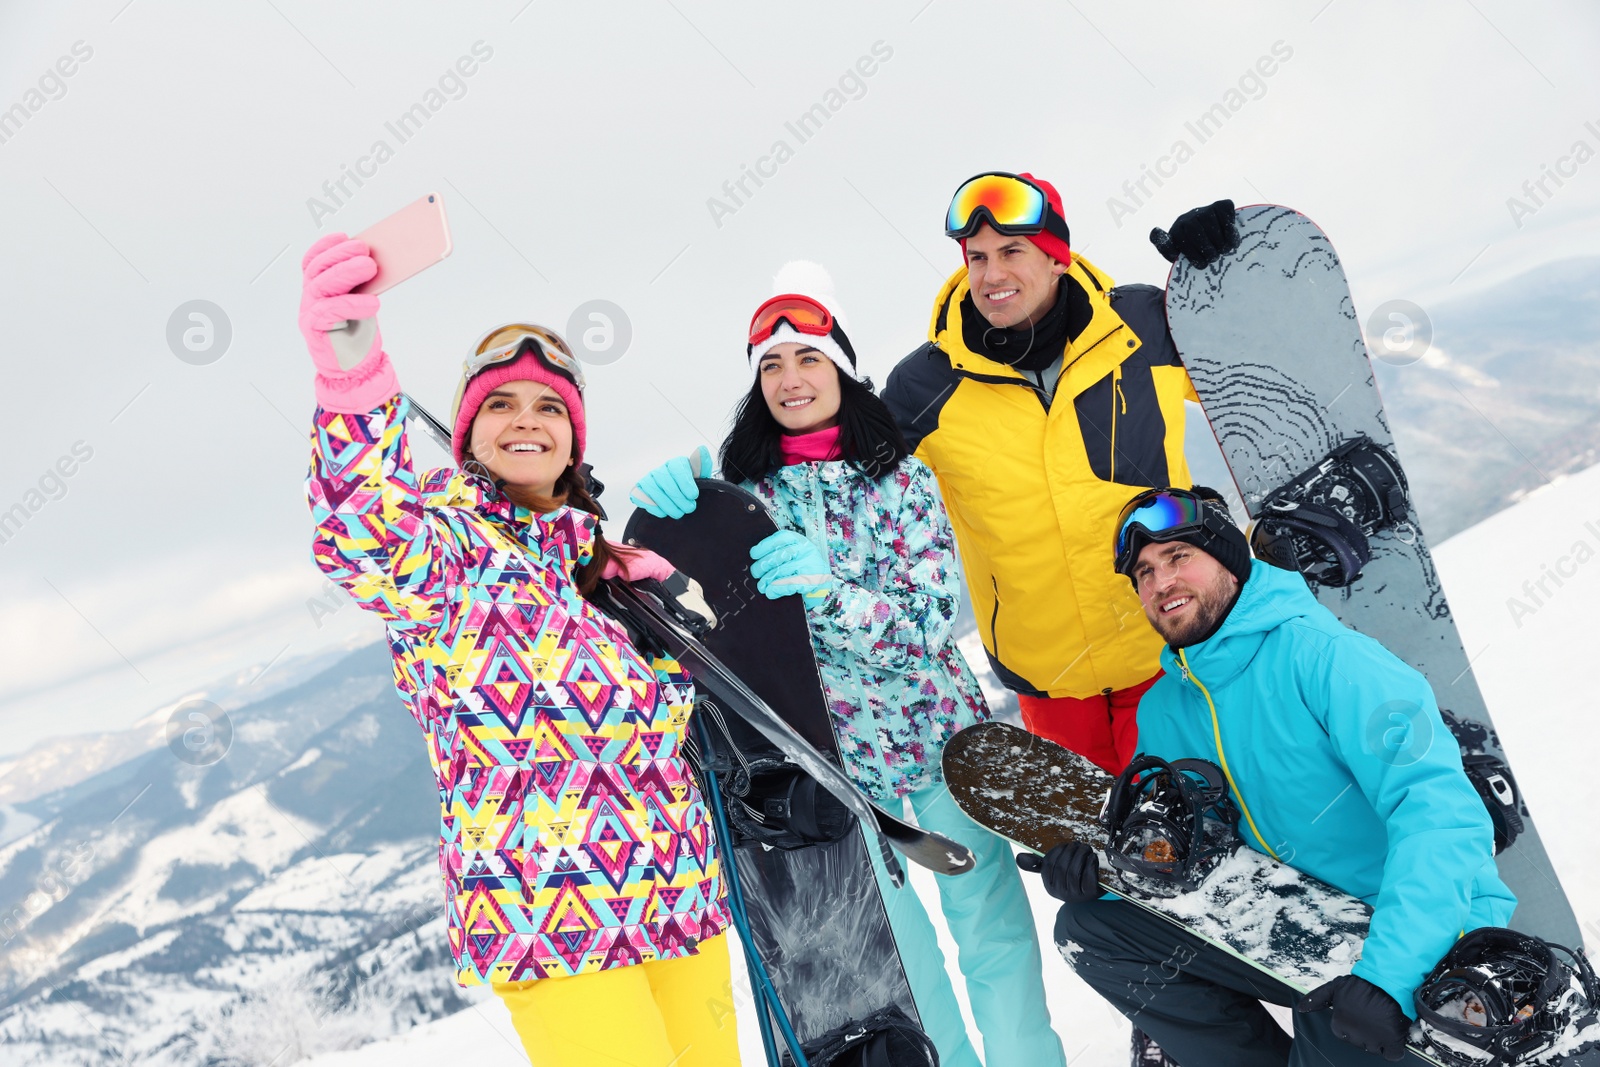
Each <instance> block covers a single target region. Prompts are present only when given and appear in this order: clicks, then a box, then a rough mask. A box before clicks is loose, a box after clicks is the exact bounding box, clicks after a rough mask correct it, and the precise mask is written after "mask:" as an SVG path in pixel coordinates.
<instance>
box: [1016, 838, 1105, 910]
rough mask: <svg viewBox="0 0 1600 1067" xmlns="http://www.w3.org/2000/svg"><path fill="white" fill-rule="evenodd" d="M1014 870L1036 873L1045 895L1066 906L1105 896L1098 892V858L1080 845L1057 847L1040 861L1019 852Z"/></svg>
mask: <svg viewBox="0 0 1600 1067" xmlns="http://www.w3.org/2000/svg"><path fill="white" fill-rule="evenodd" d="M1017 866H1018V867H1021V868H1022V869H1023V870H1025V871H1037V872H1038V874H1039V876H1040V877H1041V878H1042V879H1043V880H1044V891H1045V892H1046V893H1049V894H1050V895H1051V896H1053V897H1055V898H1056V899H1057V900H1064V901H1066V902H1067V903H1068V904H1082V903H1083V902H1084V901H1086V900H1098V899H1099V898H1100V897H1101V896H1102V895H1103V894H1104V893H1105V890H1103V889H1101V888H1100V860H1099V857H1097V856H1096V855H1095V852H1094V849H1092V848H1090V847H1089V846H1088V845H1086V844H1084V843H1083V842H1082V841H1068V842H1067V843H1066V844H1064V845H1057V846H1056V847H1055V848H1052V849H1051V850H1050V851H1049V852H1046V853H1045V854H1044V856H1043V857H1042V858H1041V857H1039V856H1036V855H1034V854H1033V853H1032V852H1019V853H1018V854H1017Z"/></svg>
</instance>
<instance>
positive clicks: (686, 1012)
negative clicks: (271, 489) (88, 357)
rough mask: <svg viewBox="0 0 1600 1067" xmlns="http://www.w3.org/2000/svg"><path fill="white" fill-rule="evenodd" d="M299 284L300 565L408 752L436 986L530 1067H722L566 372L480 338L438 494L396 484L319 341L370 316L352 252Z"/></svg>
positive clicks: (670, 696) (665, 793)
mask: <svg viewBox="0 0 1600 1067" xmlns="http://www.w3.org/2000/svg"><path fill="white" fill-rule="evenodd" d="M301 266H302V271H303V273H304V292H303V295H302V300H301V307H300V327H301V332H302V333H303V335H304V336H305V339H306V343H307V346H308V347H309V348H310V351H311V357H312V360H313V362H314V363H315V364H316V369H317V377H316V391H317V400H318V409H317V413H316V424H315V427H314V431H313V440H312V462H311V474H310V480H309V495H310V499H311V510H312V514H313V517H314V519H315V523H316V534H315V540H314V543H313V554H314V556H315V558H316V561H317V564H318V566H319V567H321V569H322V571H323V572H324V573H325V574H326V575H327V576H328V577H329V578H331V579H333V580H334V581H336V582H338V583H339V584H340V585H342V586H343V587H344V588H345V589H346V590H347V591H348V592H349V593H350V595H351V596H352V597H354V598H355V600H356V602H357V603H359V604H360V605H361V606H362V607H363V608H365V609H367V610H368V611H371V612H373V613H374V614H376V615H378V616H379V617H380V618H382V619H383V620H384V623H385V626H386V628H387V631H388V633H387V636H388V641H389V647H390V649H391V651H392V652H393V654H394V677H395V688H396V689H397V690H398V692H399V694H400V697H401V699H402V700H403V701H404V702H405V703H406V706H407V708H408V709H409V710H410V712H411V714H412V716H413V717H414V718H415V719H416V720H417V724H418V725H419V726H421V728H422V731H423V734H424V736H425V738H426V741H427V745H428V756H429V760H430V762H431V763H432V765H433V770H434V774H435V776H436V778H437V781H438V788H439V798H440V802H441V807H442V811H441V824H440V831H441V841H440V848H439V861H440V866H441V868H442V872H443V875H444V882H445V889H446V899H445V904H446V914H447V919H448V922H447V925H448V929H449V937H450V948H451V952H452V953H453V955H454V957H455V963H456V971H457V980H458V981H459V982H460V983H461V984H463V985H477V984H484V983H487V984H489V985H490V986H492V987H493V989H494V991H495V993H496V994H498V995H499V997H500V998H501V999H502V1000H503V1001H504V1002H505V1003H506V1006H507V1007H508V1008H509V1009H510V1012H511V1018H512V1021H513V1023H514V1024H515V1025H516V1028H517V1032H518V1034H519V1035H520V1036H521V1038H522V1043H523V1047H524V1048H525V1049H526V1050H527V1053H528V1057H529V1059H530V1060H531V1061H532V1062H533V1063H534V1064H535V1065H537V1067H577V1065H579V1064H585V1065H587V1064H593V1063H595V1062H599V1061H604V1062H613V1063H623V1064H639V1065H652V1067H654V1065H660V1067H666V1065H667V1064H669V1063H670V1064H675V1065H678V1067H689V1065H704V1067H711V1065H717V1067H723V1065H726V1064H730V1063H736V1062H738V1051H737V1041H736V1036H735V1030H734V1024H733V1019H732V1012H731V986H730V979H729V967H728V949H727V942H726V939H725V938H724V937H723V936H722V934H723V931H724V930H725V929H726V927H727V923H728V920H727V915H726V912H725V910H724V903H723V899H722V885H721V877H720V869H719V862H718V852H717V849H718V846H717V843H716V841H715V840H714V839H713V836H712V831H711V824H710V821H709V819H708V817H707V811H706V808H705V804H704V801H703V800H702V798H701V795H700V792H699V789H698V788H697V787H696V785H695V783H694V780H693V779H692V778H691V776H690V773H689V768H688V765H687V763H686V762H685V761H684V759H683V758H682V756H681V755H680V746H681V744H682V742H683V736H684V728H685V724H686V723H687V721H688V717H689V709H690V707H691V706H692V704H693V699H694V691H693V687H692V686H691V685H690V683H689V681H688V679H687V677H686V676H685V675H684V674H683V673H682V672H681V671H679V669H678V667H677V664H676V663H673V662H672V661H670V660H658V661H656V662H653V663H652V662H651V661H649V660H647V659H645V658H643V657H642V656H641V654H640V653H639V652H638V651H637V650H636V649H635V648H634V647H633V646H632V645H631V644H630V642H629V640H628V637H627V634H626V633H625V632H624V631H623V630H622V629H621V628H620V627H618V626H617V625H616V624H615V623H613V622H612V621H611V620H610V619H608V618H606V617H605V616H604V615H602V614H601V613H600V612H598V611H597V610H595V609H594V608H593V607H591V606H590V605H589V603H588V602H587V601H586V600H585V599H584V594H585V593H587V592H588V591H590V590H591V589H592V588H593V587H594V583H595V582H597V581H598V580H599V579H600V578H602V577H613V576H616V575H619V574H622V575H625V576H628V577H635V578H637V577H643V576H645V575H647V574H656V573H657V572H658V571H659V569H660V567H661V565H662V561H661V560H659V558H657V557H653V556H650V555H649V554H648V553H629V554H627V557H626V558H624V556H623V554H622V553H620V552H619V551H618V550H617V549H616V548H615V547H614V546H611V545H609V544H608V543H607V542H606V540H605V538H604V537H603V536H601V534H600V532H599V529H598V526H597V521H596V516H595V514H594V513H595V511H596V510H597V509H596V506H595V504H594V502H593V500H592V499H591V498H590V496H589V494H588V491H587V489H586V487H585V485H584V480H583V478H582V476H581V475H580V474H579V463H580V461H581V459H582V456H583V453H584V448H585V444H586V435H587V424H586V422H585V419H584V405H583V386H584V381H583V375H582V371H581V369H580V368H579V366H578V363H577V361H576V360H575V359H574V358H573V356H572V353H571V351H570V350H569V349H568V348H567V346H566V343H565V342H564V341H562V340H561V338H560V337H558V336H557V335H555V334H554V333H553V332H551V331H549V330H545V329H543V328H540V327H537V326H526V325H520V324H514V325H510V326H505V327H500V328H498V329H496V330H492V331H490V332H489V333H488V334H486V335H484V337H483V338H482V339H481V340H480V341H479V342H478V343H477V344H476V345H475V346H473V347H472V349H471V350H470V354H469V356H468V358H467V364H466V369H465V371H464V372H463V374H462V378H461V385H460V387H459V389H458V390H457V393H456V402H455V405H454V408H453V410H452V411H451V414H450V423H449V425H450V426H451V427H452V429H453V431H454V436H453V439H452V448H453V452H454V459H455V461H456V463H457V464H458V465H459V466H460V469H455V468H446V469H441V470H434V471H429V472H427V473H425V474H423V475H421V476H419V475H418V474H417V473H416V471H415V469H414V468H413V466H412V460H411V452H410V448H409V446H408V442H407V434H406V425H405V416H406V411H407V405H408V403H409V401H407V400H406V398H405V397H403V396H402V395H401V394H400V386H399V382H398V380H397V378H396V376H395V372H394V368H393V366H392V365H391V364H390V362H389V358H388V356H387V355H386V354H385V353H384V351H383V348H382V339H381V337H380V335H379V334H378V331H377V329H376V324H375V322H364V323H363V325H362V328H358V329H355V330H348V331H347V330H343V329H342V327H343V325H344V323H345V321H346V320H371V319H373V317H374V316H375V315H376V314H377V311H378V300H377V297H375V296H371V295H365V294H356V293H352V292H351V290H352V289H353V288H354V287H355V286H357V285H359V284H360V283H362V282H364V281H366V280H367V279H369V278H371V277H372V276H373V275H374V273H375V272H376V269H377V268H376V264H375V263H374V261H373V259H372V257H371V256H370V255H369V254H368V249H367V246H366V245H364V244H362V243H361V242H359V241H352V240H348V239H346V238H345V237H344V235H343V234H330V235H328V236H326V237H324V238H322V239H321V240H319V241H318V242H317V243H316V244H315V245H313V246H312V247H311V250H310V251H309V252H307V253H306V256H305V259H304V260H303V262H302V264H301ZM330 331H331V332H330ZM352 337H356V338H361V339H362V340H361V341H360V343H358V344H356V345H355V346H354V347H355V348H359V349H361V350H359V351H355V350H352V343H351V338H352ZM369 337H370V343H368V342H367V341H366V338H369ZM358 906H359V905H358ZM708 1003H727V1004H730V1010H729V1011H726V1012H721V1013H717V1012H710V1011H708V1010H707V1007H706V1005H707V1004H708Z"/></svg>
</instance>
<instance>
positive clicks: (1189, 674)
mask: <svg viewBox="0 0 1600 1067" xmlns="http://www.w3.org/2000/svg"><path fill="white" fill-rule="evenodd" d="M1178 667H1179V668H1180V669H1181V670H1182V671H1183V680H1184V681H1186V682H1193V683H1194V685H1195V688H1196V689H1198V690H1200V695H1201V696H1203V697H1205V698H1206V707H1208V708H1210V709H1211V734H1212V737H1214V738H1215V739H1216V742H1217V762H1218V763H1220V764H1222V776H1223V777H1224V778H1226V779H1227V780H1228V787H1229V788H1230V789H1232V790H1233V795H1234V798H1235V799H1236V800H1238V801H1239V810H1240V811H1241V812H1243V813H1244V821H1245V822H1247V823H1249V824H1250V832H1251V833H1252V834H1254V835H1255V839H1256V841H1257V842H1258V843H1259V844H1260V845H1261V847H1262V848H1263V849H1265V850H1266V853H1267V855H1269V856H1271V857H1272V858H1273V859H1275V860H1279V862H1282V860H1281V859H1279V856H1278V854H1277V852H1275V851H1273V848H1272V846H1271V845H1269V844H1267V840H1266V838H1264V837H1262V836H1261V831H1260V830H1257V829H1256V820H1255V818H1254V817H1253V816H1252V815H1251V814H1250V805H1248V804H1246V803H1245V802H1244V794H1243V793H1241V792H1240V791H1239V783H1238V782H1235V781H1234V780H1233V772H1232V771H1230V770H1228V757H1227V755H1226V754H1225V753H1224V752H1223V751H1222V725H1221V724H1220V723H1219V722H1218V721H1217V705H1216V704H1215V703H1213V702H1212V700H1211V692H1210V690H1208V689H1206V687H1205V685H1204V684H1203V683H1202V682H1201V681H1200V679H1199V678H1197V677H1195V674H1194V672H1193V671H1191V670H1190V669H1189V657H1188V656H1186V655H1184V650H1183V649H1181V648H1180V649H1178Z"/></svg>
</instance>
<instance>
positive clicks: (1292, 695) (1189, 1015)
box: [1042, 489, 1516, 1067]
mask: <svg viewBox="0 0 1600 1067" xmlns="http://www.w3.org/2000/svg"><path fill="white" fill-rule="evenodd" d="M1114 547H1115V552H1116V569H1117V571H1118V572H1119V573H1121V574H1124V575H1126V576H1127V577H1128V578H1129V579H1130V580H1131V581H1132V582H1133V585H1134V589H1135V591H1136V592H1137V593H1138V596H1139V600H1140V602H1141V603H1142V604H1143V607H1144V611H1145V615H1146V616H1147V617H1148V618H1149V620H1150V625H1151V626H1153V627H1155V629H1156V631H1157V632H1158V633H1159V634H1160V635H1161V637H1162V638H1163V639H1164V640H1165V642H1166V648H1165V649H1164V650H1163V651H1162V653H1161V666H1162V667H1163V669H1164V670H1165V672H1166V673H1165V674H1164V675H1163V676H1162V677H1161V679H1160V680H1159V681H1157V682H1156V683H1155V685H1154V686H1153V687H1152V688H1151V689H1150V691H1149V692H1148V693H1146V694H1145V696H1144V698H1143V699H1142V700H1141V701H1140V704H1139V718H1138V728H1139V751H1140V752H1141V753H1150V754H1151V755H1156V756H1160V757H1162V758H1163V759H1167V760H1174V759H1180V758H1186V757H1191V758H1200V759H1206V760H1210V761H1212V762H1213V763H1215V764H1217V765H1218V766H1220V767H1221V768H1222V769H1223V771H1224V773H1225V775H1226V777H1227V780H1228V786H1229V792H1230V794H1231V795H1232V798H1233V802H1234V804H1235V805H1236V806H1237V807H1238V809H1239V812H1240V816H1241V817H1240V833H1241V835H1242V836H1243V838H1244V839H1245V843H1246V844H1247V845H1248V846H1249V847H1251V848H1254V849H1258V850H1259V851H1261V852H1265V853H1266V854H1268V855H1270V856H1273V857H1275V858H1277V859H1279V860H1281V861H1282V862H1284V863H1288V864H1291V865H1293V866H1294V867H1297V868H1299V869H1300V870H1302V871H1305V872H1306V873H1308V874H1311V875H1313V876H1315V877H1317V878H1319V879H1321V880H1322V881H1324V882H1327V883H1329V884H1330V885H1333V886H1337V887H1338V888H1340V889H1342V890H1344V891H1345V892H1347V893H1350V894H1352V895H1354V896H1357V897H1360V898H1361V899H1362V900H1364V901H1366V902H1367V903H1368V904H1370V905H1371V906H1372V908H1373V912H1372V925H1371V929H1370V931H1369V933H1368V935H1367V940H1366V944H1365V946H1364V948H1363V950H1362V956H1361V960H1360V962H1359V963H1357V964H1356V966H1355V968H1354V971H1353V973H1352V974H1350V975H1347V976H1344V977H1341V978H1338V979H1335V980H1334V981H1332V982H1329V983H1327V984H1326V985H1324V986H1322V987H1321V988H1319V989H1316V990H1314V991H1313V992H1312V993H1311V994H1310V995H1308V996H1300V995H1298V994H1296V993H1295V992H1294V991H1293V990H1292V989H1291V988H1290V987H1289V986H1287V985H1284V984H1283V983H1281V982H1277V981H1275V980H1274V979H1272V978H1270V977H1268V976H1267V975H1266V974H1264V973H1263V972H1261V971H1258V970H1256V969H1254V968H1252V967H1250V966H1248V965H1246V964H1244V963H1241V962H1239V961H1238V960H1236V959H1234V958H1232V957H1230V956H1228V955H1227V954H1225V953H1223V952H1222V951H1220V950H1218V949H1216V948H1214V947H1212V946H1210V945H1208V944H1206V943H1205V942H1203V941H1201V940H1200V939H1199V938H1196V937H1194V936H1193V935H1191V934H1188V933H1186V932H1184V931H1182V930H1180V929H1178V928H1177V927H1175V926H1173V925H1172V924H1171V923H1170V922H1168V921H1167V920H1165V919H1163V918H1160V917H1158V916H1155V915H1151V914H1149V913H1148V912H1145V911H1143V910H1141V909H1140V908H1138V907H1136V906H1135V905H1132V904H1129V903H1127V902H1126V901H1121V900H1117V899H1115V898H1103V897H1102V894H1101V890H1100V888H1099V887H1098V885H1097V884H1096V857H1095V854H1094V852H1093V851H1092V850H1091V849H1090V848H1089V847H1088V846H1087V845H1083V844H1071V845H1062V846H1058V847H1057V848H1055V849H1053V850H1052V851H1051V852H1050V853H1049V855H1048V856H1046V857H1045V860H1044V865H1043V870H1042V874H1043V876H1044V880H1045V886H1046V888H1047V889H1048V890H1049V891H1050V893H1051V894H1052V895H1053V896H1055V897H1057V898H1059V899H1061V900H1063V901H1065V905H1064V906H1063V907H1062V909H1061V913H1060V915H1059V917H1058V918H1057V920H1056V941H1057V942H1058V943H1067V942H1070V943H1071V945H1073V946H1075V947H1076V951H1075V952H1069V953H1068V955H1069V957H1070V959H1069V962H1070V963H1071V964H1072V966H1073V968H1074V969H1075V970H1076V971H1077V972H1078V974H1079V976H1081V977H1082V978H1083V979H1084V980H1085V981H1086V982H1088V983H1089V984H1090V985H1091V986H1093V987H1094V988H1095V989H1096V990H1097V991H1098V992H1099V993H1100V994H1101V995H1102V996H1104V997H1105V998H1106V999H1107V1000H1108V1001H1110V1002H1111V1003H1112V1005H1114V1006H1115V1007H1116V1008H1117V1009H1118V1010H1119V1011H1121V1012H1122V1013H1123V1014H1124V1015H1126V1016H1128V1018H1129V1019H1131V1020H1133V1021H1134V1022H1135V1023H1136V1024H1137V1025H1138V1026H1139V1027H1140V1028H1141V1029H1142V1030H1144V1031H1145V1032H1146V1033H1148V1034H1149V1035H1150V1036H1151V1037H1153V1038H1154V1039H1155V1040H1156V1041H1157V1042H1159V1043H1160V1045H1161V1047H1162V1048H1163V1049H1165V1050H1167V1052H1168V1053H1170V1054H1171V1055H1172V1056H1173V1057H1174V1058H1175V1059H1177V1060H1178V1062H1180V1063H1182V1064H1183V1065H1184V1067H1211V1065H1215V1067H1257V1065H1259V1067H1268V1065H1271V1067H1282V1065H1284V1064H1293V1065H1296V1067H1299V1065H1306V1067H1311V1065H1317V1067H1326V1065H1329V1064H1333V1065H1336V1067H1345V1065H1350V1067H1355V1065H1360V1064H1367V1065H1372V1064H1377V1063H1381V1062H1382V1061H1383V1060H1395V1061H1397V1060H1400V1059H1401V1058H1402V1057H1404V1058H1405V1059H1406V1060H1408V1061H1409V1062H1417V1063H1421V1062H1422V1061H1421V1060H1418V1059H1416V1058H1415V1057H1414V1056H1411V1055H1410V1054H1409V1053H1407V1052H1406V1051H1405V1041H1406V1035H1407V1032H1408V1030H1409V1027H1410V1025H1411V1020H1412V1018H1413V1017H1414V1015H1415V1009H1414V1007H1413V1001H1412V994H1413V993H1414V991H1415V990H1416V988H1417V986H1418V985H1420V984H1421V983H1422V980H1423V979H1424V978H1425V977H1426V975H1427V973H1428V971H1429V970H1430V969H1432V967H1433V965H1434V964H1435V963H1437V962H1438V960H1439V959H1440V957H1442V956H1443V955H1444V954H1445V951H1446V950H1447V949H1449V947H1450V945H1451V943H1452V942H1454V941H1455V940H1456V938H1457V937H1459V936H1460V935H1461V934H1462V932H1464V931H1466V930H1471V929H1474V928H1476V927H1479V926H1504V925H1505V924H1506V922H1507V920H1508V919H1509V918H1510V916H1511V912H1512V909H1513V908H1514V907H1515V905H1516V898H1515V897H1514V896H1513V895H1512V893H1511V891H1510V890H1509V889H1507V888H1506V886H1505V884H1504V883H1502V882H1501V881H1500V878H1499V875H1498V874H1497V873H1496V870H1495V864H1494V833H1493V829H1492V826H1491V823H1490V820H1489V815H1488V812H1487V811H1485V809H1484V806H1483V803H1482V802H1481V801H1480V800H1479V799H1478V796H1477V794H1476V793H1475V792H1474V791H1473V788H1472V786H1471V785H1470V784H1469V783H1468V781H1467V778H1466V775H1465V774H1464V772H1463V771H1462V769H1461V755H1460V752H1459V750H1458V749H1457V747H1456V745H1454V744H1452V743H1450V734H1449V732H1448V731H1447V730H1446V729H1445V727H1444V723H1443V722H1442V720H1441V719H1440V717H1439V710H1438V707H1437V705H1436V704H1435V702H1434V697H1433V692H1432V690H1431V689H1430V688H1429V686H1428V682H1427V680H1426V679H1424V678H1423V677H1422V675H1421V674H1419V673H1417V672H1416V671H1415V670H1413V669H1412V668H1410V667H1408V666H1406V665H1405V664H1404V663H1402V662H1401V661H1400V660H1399V659H1398V658H1396V657H1395V656H1394V655H1393V654H1392V653H1390V652H1389V651H1388V650H1387V649H1385V648H1384V647H1383V646H1382V645H1380V644H1379V643H1378V642H1377V641H1374V640H1372V639H1371V638H1369V637H1365V636H1363V635H1361V634H1358V633H1356V632H1355V631H1354V630H1350V629H1347V628H1346V627H1345V626H1344V625H1343V624H1341V623H1340V622H1339V620H1338V619H1337V618H1335V617H1334V615H1333V613H1332V612H1330V611H1328V609H1327V608H1325V607H1323V606H1322V605H1321V604H1319V603H1317V601H1316V599H1315V598H1314V597H1313V596H1312V595H1311V592H1310V591H1309V590H1308V589H1307V587H1306V584H1305V582H1304V580H1303V579H1302V578H1301V577H1300V576H1299V575H1298V574H1295V573H1293V572H1291V571H1284V570H1279V569H1277V568H1275V567H1271V566H1268V565H1266V564H1264V563H1262V562H1260V561H1253V560H1252V559H1251V558H1250V551H1249V547H1248V544H1247V542H1246V540H1245V536H1244V534H1243V532H1242V531H1240V530H1239V528H1238V527H1237V526H1235V525H1234V524H1233V522H1232V520H1231V519H1230V518H1229V517H1228V513H1227V510H1226V508H1225V507H1224V506H1223V504H1222V503H1221V501H1220V500H1219V499H1215V494H1214V493H1212V492H1211V491H1210V490H1205V489H1196V490H1194V491H1188V490H1180V489H1164V490H1150V491H1148V492H1145V493H1141V494H1139V495H1138V496H1136V497H1135V498H1134V499H1133V500H1131V501H1130V502H1129V503H1128V505H1127V506H1126V507H1125V508H1124V509H1123V511H1122V514H1121V516H1120V518H1119V520H1118V523H1117V529H1116V534H1115V545H1114ZM1261 1001H1267V1002H1269V1003H1273V1004H1281V1005H1284V1006H1291V1005H1292V1006H1293V1007H1294V1008H1295V1009H1296V1010H1295V1014H1294V1035H1293V1037H1292V1038H1291V1037H1290V1035H1288V1034H1285V1033H1284V1032H1283V1030H1282V1029H1281V1028H1280V1027H1279V1026H1278V1025H1277V1024H1276V1023H1275V1022H1274V1021H1273V1019H1272V1017H1271V1015H1270V1014H1269V1013H1268V1012H1267V1010H1266V1009H1265V1008H1264V1007H1263V1006H1262V1004H1261Z"/></svg>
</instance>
